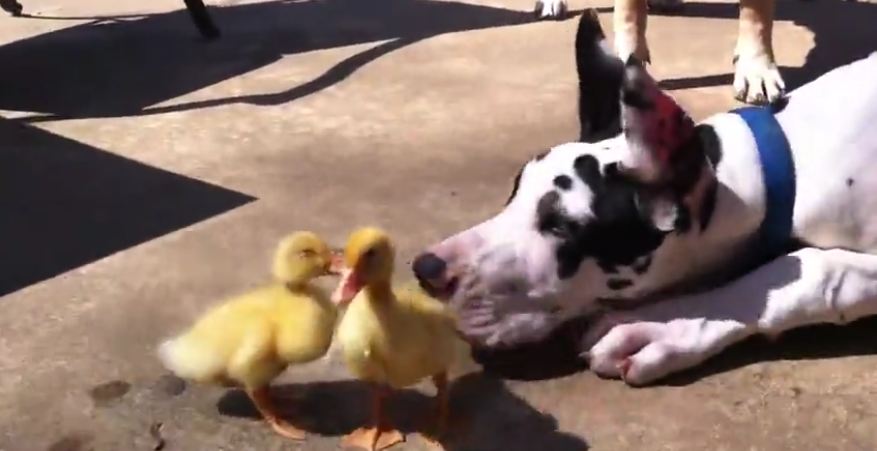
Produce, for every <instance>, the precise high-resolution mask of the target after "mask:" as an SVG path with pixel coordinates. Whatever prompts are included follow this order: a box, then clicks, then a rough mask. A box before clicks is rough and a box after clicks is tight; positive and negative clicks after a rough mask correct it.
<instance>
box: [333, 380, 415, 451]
mask: <svg viewBox="0 0 877 451" xmlns="http://www.w3.org/2000/svg"><path fill="white" fill-rule="evenodd" d="M387 395H388V390H387V388H386V387H374V388H373V389H372V418H371V419H372V421H374V426H372V427H369V428H359V429H357V430H355V431H353V432H351V433H350V434H347V436H345V437H344V440H342V445H343V446H345V447H350V446H352V447H356V448H361V449H366V450H368V451H380V450H382V449H386V448H389V447H391V446H393V445H395V444H397V443H401V442H404V441H405V437H404V436H403V435H402V433H401V432H399V431H397V430H396V429H394V428H393V427H392V426H391V425H390V422H389V421H388V419H387V417H386V416H385V415H384V399H385V398H386V397H387Z"/></svg>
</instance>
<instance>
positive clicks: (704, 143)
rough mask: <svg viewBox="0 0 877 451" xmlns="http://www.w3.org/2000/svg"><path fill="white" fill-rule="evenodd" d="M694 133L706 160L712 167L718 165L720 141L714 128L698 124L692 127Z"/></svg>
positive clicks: (720, 158) (720, 155)
mask: <svg viewBox="0 0 877 451" xmlns="http://www.w3.org/2000/svg"><path fill="white" fill-rule="evenodd" d="M694 133H695V136H696V139H697V141H698V142H699V144H700V147H701V149H702V150H703V154H704V155H706V159H707V161H709V162H710V164H711V165H712V166H713V167H716V166H718V165H719V162H721V161H722V143H721V142H720V141H719V135H718V134H716V130H715V129H714V128H713V127H712V126H711V125H706V124H700V125H698V126H696V127H694Z"/></svg>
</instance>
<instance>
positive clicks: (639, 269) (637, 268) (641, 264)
mask: <svg viewBox="0 0 877 451" xmlns="http://www.w3.org/2000/svg"><path fill="white" fill-rule="evenodd" d="M650 266H652V256H651V255H647V256H645V257H643V258H640V259H637V260H636V261H635V262H633V265H631V268H632V269H633V272H635V273H637V274H640V275H642V274H645V272H646V271H648V270H649V267H650Z"/></svg>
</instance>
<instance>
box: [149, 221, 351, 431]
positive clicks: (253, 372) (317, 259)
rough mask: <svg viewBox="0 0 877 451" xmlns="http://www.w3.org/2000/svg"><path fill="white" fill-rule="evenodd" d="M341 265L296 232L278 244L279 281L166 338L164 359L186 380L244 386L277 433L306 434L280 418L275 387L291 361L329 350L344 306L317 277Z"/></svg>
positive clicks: (317, 241) (314, 237)
mask: <svg viewBox="0 0 877 451" xmlns="http://www.w3.org/2000/svg"><path fill="white" fill-rule="evenodd" d="M338 263H340V262H338ZM333 271H335V270H334V267H333V266H332V255H331V252H330V250H329V247H328V246H327V245H326V243H324V242H323V240H321V239H320V238H319V237H318V236H317V235H315V234H314V233H311V232H297V233H294V234H292V235H290V236H288V237H286V238H285V239H283V240H282V241H281V242H280V244H279V245H278V247H277V250H276V253H275V256H274V264H273V271H272V272H273V275H274V278H275V279H276V282H275V283H274V284H271V285H268V286H265V287H263V288H259V289H256V290H254V291H251V292H249V293H246V294H243V295H241V296H238V297H235V298H232V299H230V300H229V301H227V302H225V303H224V304H222V305H220V306H218V307H215V308H213V309H212V310H210V311H208V312H207V313H206V314H205V315H204V316H202V317H201V318H200V319H199V320H198V321H197V322H196V323H195V324H194V326H193V327H192V328H191V329H189V330H188V331H187V332H185V333H184V334H182V335H180V336H178V337H176V338H173V339H171V340H168V341H166V342H164V343H162V344H161V345H160V347H159V350H158V354H159V358H160V359H161V361H162V363H163V364H164V366H165V367H166V368H167V369H169V370H170V371H172V372H173V373H174V374H176V375H177V376H179V377H182V378H184V379H189V380H194V381H197V382H206V383H217V384H223V385H240V386H242V387H243V388H244V389H245V390H246V392H247V394H248V395H249V396H250V398H251V399H252V400H253V404H255V406H256V408H257V409H258V410H259V412H260V413H261V414H262V417H263V418H264V419H265V420H266V421H267V422H268V424H270V425H271V427H272V428H273V429H274V430H275V431H276V432H277V433H279V434H280V435H283V436H285V437H288V438H291V439H297V440H301V439H303V438H304V437H305V433H304V431H302V430H300V429H298V428H296V427H295V426H293V425H291V424H289V423H287V422H286V421H284V420H283V419H281V418H280V416H279V415H278V414H277V411H276V408H275V407H274V404H273V403H272V401H271V398H270V396H269V392H268V386H269V384H270V383H271V381H272V380H273V379H274V378H275V377H276V376H277V375H279V374H280V373H281V372H283V370H284V369H286V367H287V366H288V365H291V364H297V363H304V362H309V361H312V360H315V359H317V358H319V357H321V356H322V355H324V354H325V353H326V351H327V350H328V349H329V345H330V343H331V341H332V332H333V330H334V326H335V322H336V318H337V309H336V308H335V306H334V305H333V304H332V302H331V301H330V300H329V297H328V296H327V295H326V294H325V293H324V292H323V291H321V290H320V289H318V288H317V287H314V286H311V284H310V281H311V279H313V278H315V277H318V276H322V275H325V274H330V273H333Z"/></svg>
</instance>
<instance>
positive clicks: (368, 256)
mask: <svg viewBox="0 0 877 451" xmlns="http://www.w3.org/2000/svg"><path fill="white" fill-rule="evenodd" d="M374 256H375V249H374V248H371V249H369V250H367V251H365V253H364V254H362V257H363V258H365V259H366V260H371V259H372V258H374Z"/></svg>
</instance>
